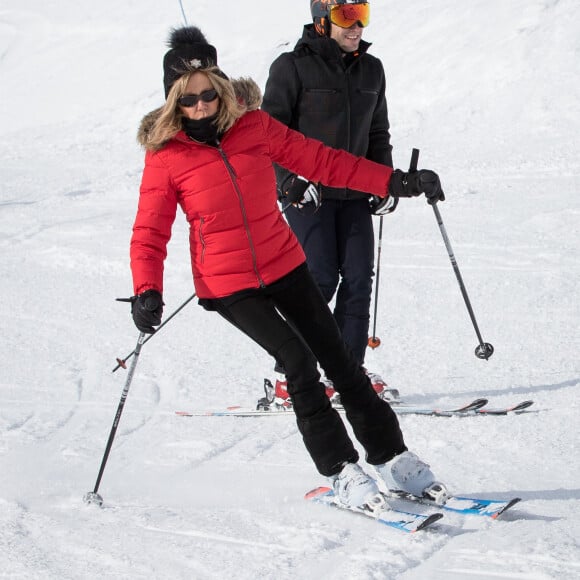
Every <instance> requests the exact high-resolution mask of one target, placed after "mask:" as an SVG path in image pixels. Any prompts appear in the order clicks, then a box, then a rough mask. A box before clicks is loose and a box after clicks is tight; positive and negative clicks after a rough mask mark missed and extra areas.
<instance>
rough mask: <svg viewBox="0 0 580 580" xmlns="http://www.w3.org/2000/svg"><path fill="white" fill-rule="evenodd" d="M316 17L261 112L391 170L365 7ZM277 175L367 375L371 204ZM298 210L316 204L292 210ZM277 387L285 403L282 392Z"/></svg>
mask: <svg viewBox="0 0 580 580" xmlns="http://www.w3.org/2000/svg"><path fill="white" fill-rule="evenodd" d="M311 11H312V18H313V24H308V25H306V26H305V27H304V31H303V35H302V38H301V39H300V40H299V41H298V43H297V44H296V47H295V48H294V50H293V51H292V52H287V53H284V54H282V55H280V56H279V57H278V58H277V59H276V60H275V61H274V62H273V63H272V65H271V67H270V72H269V77H268V80H267V83H266V89H265V93H264V100H263V104H262V108H263V109H264V110H265V111H267V112H268V113H269V114H271V115H272V116H273V117H275V118H276V119H278V120H279V121H281V122H282V123H284V124H286V125H288V126H289V127H291V128H292V129H296V130H298V131H300V132H301V133H303V134H304V135H306V136H307V137H313V138H315V139H319V140H320V141H322V142H324V143H325V144H326V145H330V146H331V147H335V148H340V149H346V150H347V151H349V152H351V153H354V154H355V155H360V156H364V157H367V158H368V159H372V160H373V161H376V162H378V163H383V164H385V165H389V166H391V167H392V166H393V160H392V156H391V149H392V147H391V144H390V134H389V119H388V114H387V101H386V98H385V85H386V81H385V72H384V69H383V65H382V63H381V61H380V60H379V59H378V58H376V57H374V56H371V55H370V54H368V52H367V50H368V48H369V46H370V44H369V43H368V42H365V41H364V40H362V33H363V29H364V27H366V26H367V24H368V22H369V4H368V3H367V2H356V1H355V2H353V1H352V0H326V1H321V0H311ZM276 173H277V181H278V188H279V194H280V198H281V201H282V203H283V206H284V207H285V208H286V218H287V220H288V223H289V224H290V226H291V228H292V229H293V231H294V233H295V234H296V236H297V237H298V239H299V240H300V243H301V244H302V247H303V248H304V251H305V253H306V257H307V261H308V267H309V269H310V271H311V272H312V274H313V275H314V278H315V280H316V281H317V283H318V286H319V287H320V290H321V291H322V294H323V295H324V297H325V299H326V301H327V302H330V301H331V300H332V298H333V296H334V295H335V293H336V304H335V308H334V317H335V319H336V321H337V323H338V326H339V328H340V330H341V332H342V336H343V339H344V341H345V342H346V344H347V345H348V346H349V347H350V349H351V350H352V351H353V353H354V355H355V357H356V358H357V360H358V361H359V363H360V364H361V365H363V364H364V358H365V351H366V347H367V344H368V332H369V321H370V305H371V295H372V278H373V265H374V231H373V224H372V216H371V210H370V207H369V196H368V194H366V193H364V192H361V191H353V190H349V189H340V188H339V189H337V188H331V187H326V186H319V185H318V184H312V183H309V182H308V181H306V180H304V179H302V178H301V177H300V176H297V175H293V174H291V173H289V172H288V171H287V170H285V169H283V168H281V167H276ZM319 194H320V195H319ZM320 199H322V203H321V204H319V200H320ZM297 200H302V201H308V200H312V201H311V203H309V204H306V205H304V204H299V205H298V206H296V205H291V204H290V203H289V201H297ZM385 209H386V208H383V207H381V208H380V209H379V211H376V210H375V211H376V213H379V212H380V211H383V210H385ZM309 210H310V211H309ZM278 370H281V369H278ZM369 376H370V378H371V382H372V383H373V387H374V388H375V390H376V391H377V392H382V391H384V389H385V383H384V381H383V380H382V379H381V378H380V377H379V376H378V375H376V374H374V373H369ZM278 383H279V384H277V388H276V395H277V396H278V397H279V398H280V397H282V396H283V393H282V391H281V387H283V383H282V382H281V381H278ZM328 386H329V388H328V389H327V392H328V394H329V396H332V395H333V389H332V385H328Z"/></svg>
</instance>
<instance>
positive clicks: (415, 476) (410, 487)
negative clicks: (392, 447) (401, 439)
mask: <svg viewBox="0 0 580 580" xmlns="http://www.w3.org/2000/svg"><path fill="white" fill-rule="evenodd" d="M375 469H376V470H377V473H378V474H379V475H380V476H381V477H382V479H383V481H384V482H385V483H386V484H387V487H388V488H389V490H390V491H392V492H395V493H397V492H399V493H400V492H404V493H408V494H411V495H414V496H416V497H420V498H423V497H424V498H427V499H430V500H432V501H434V502H435V503H438V504H443V503H445V501H446V499H447V497H448V496H449V493H448V491H447V488H446V487H445V486H444V485H443V484H442V483H439V482H438V481H436V480H435V476H434V475H433V472H432V471H431V469H430V468H429V465H428V464H427V463H425V462H424V461H421V459H419V458H418V457H417V456H416V455H415V454H414V453H412V452H411V451H404V452H403V453H401V454H400V455H397V456H395V457H393V459H391V460H390V461H388V462H387V463H383V464H382V465H375Z"/></svg>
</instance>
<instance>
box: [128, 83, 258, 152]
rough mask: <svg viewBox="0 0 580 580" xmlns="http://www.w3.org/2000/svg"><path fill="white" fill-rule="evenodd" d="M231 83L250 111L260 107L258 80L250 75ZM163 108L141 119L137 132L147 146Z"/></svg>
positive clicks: (144, 145) (138, 138) (140, 139)
mask: <svg viewBox="0 0 580 580" xmlns="http://www.w3.org/2000/svg"><path fill="white" fill-rule="evenodd" d="M231 83H232V86H233V87H234V92H235V93H236V97H237V98H238V100H239V101H240V102H241V103H243V104H244V105H245V106H246V108H247V110H248V111H255V110H256V109H259V108H260V105H261V104H262V91H261V90H260V87H259V86H258V84H257V83H256V81H254V80H253V79H251V78H249V77H248V78H240V79H232V80H231ZM161 109H162V107H159V108H157V109H155V110H153V111H151V112H150V113H147V114H146V115H145V116H144V117H143V119H142V120H141V123H140V125H139V130H138V132H137V141H138V143H139V144H140V145H142V146H143V147H145V148H147V134H148V133H149V131H150V130H151V127H153V124H154V123H155V121H156V120H157V117H159V115H160V113H161Z"/></svg>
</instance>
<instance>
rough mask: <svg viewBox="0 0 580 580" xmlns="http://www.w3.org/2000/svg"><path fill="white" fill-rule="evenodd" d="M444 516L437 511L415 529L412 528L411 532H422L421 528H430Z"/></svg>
mask: <svg viewBox="0 0 580 580" xmlns="http://www.w3.org/2000/svg"><path fill="white" fill-rule="evenodd" d="M442 517H443V514H442V513H439V512H436V513H434V514H430V515H429V516H427V517H426V518H425V519H424V520H423V521H422V522H421V523H420V524H419V525H418V526H417V527H416V528H415V529H414V530H412V531H411V533H415V532H420V531H421V530H424V529H425V528H428V527H429V526H431V525H432V524H434V523H435V522H438V521H439V520H440V519H441V518H442Z"/></svg>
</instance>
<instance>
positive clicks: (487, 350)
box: [432, 203, 493, 360]
mask: <svg viewBox="0 0 580 580" xmlns="http://www.w3.org/2000/svg"><path fill="white" fill-rule="evenodd" d="M432 207H433V212H434V213H435V219H436V220H437V223H438V224H439V229H440V230H441V235H442V236H443V241H444V242H445V247H446V248H447V253H448V254H449V259H450V260H451V265H452V266H453V271H454V272H455V276H456V278H457V281H458V282H459V288H460V290H461V294H462V296H463V300H464V302H465V306H467V311H468V312H469V317H470V318H471V322H472V324H473V328H474V330H475V334H476V335H477V339H478V340H479V344H478V345H477V346H476V347H475V356H476V357H477V358H480V359H485V360H488V359H489V357H490V356H491V355H492V354H493V346H492V345H491V344H490V343H489V342H483V338H482V337H481V333H480V332H479V327H478V326H477V321H476V320H475V314H474V313H473V308H472V307H471V302H470V301H469V296H468V295H467V290H466V289H465V284H464V283H463V279H462V277H461V272H460V271H459V267H458V266H457V260H456V259H455V256H454V255H453V250H452V249H451V244H450V242H449V238H448V237H447V232H446V230H445V226H444V225H443V219H442V218H441V213H440V212H439V209H438V208H437V204H436V203H434V204H433V205H432Z"/></svg>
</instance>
